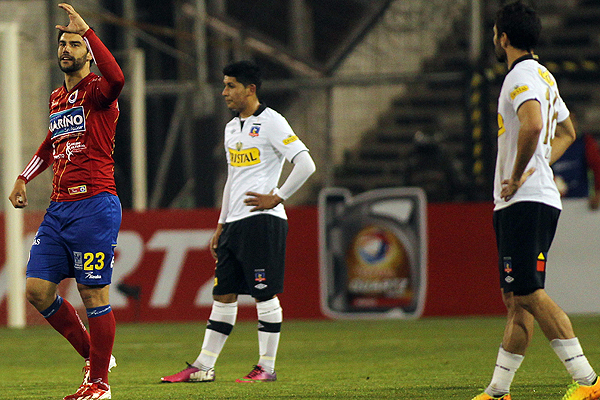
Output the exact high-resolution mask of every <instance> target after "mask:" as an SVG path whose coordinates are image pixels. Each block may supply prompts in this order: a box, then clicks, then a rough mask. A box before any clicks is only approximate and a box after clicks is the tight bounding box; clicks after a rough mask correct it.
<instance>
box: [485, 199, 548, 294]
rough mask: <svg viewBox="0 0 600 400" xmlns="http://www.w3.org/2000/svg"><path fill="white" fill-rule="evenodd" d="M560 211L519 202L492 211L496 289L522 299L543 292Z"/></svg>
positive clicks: (539, 204)
mask: <svg viewBox="0 0 600 400" xmlns="http://www.w3.org/2000/svg"><path fill="white" fill-rule="evenodd" d="M559 215H560V210H559V209H557V208H554V207H551V206H549V205H546V204H543V203H537V202H530V201H523V202H518V203H515V204H513V205H511V206H508V207H506V208H503V209H501V210H498V211H495V212H494V230H495V231H496V244H497V246H498V268H499V269H500V287H501V288H502V289H503V290H504V292H505V293H508V292H513V293H514V294H515V295H517V296H525V295H528V294H531V293H533V292H535V291H536V290H537V289H543V288H544V284H545V282H546V262H547V261H548V250H550V245H551V244H552V239H554V233H555V232H556V225H557V224H558V217H559Z"/></svg>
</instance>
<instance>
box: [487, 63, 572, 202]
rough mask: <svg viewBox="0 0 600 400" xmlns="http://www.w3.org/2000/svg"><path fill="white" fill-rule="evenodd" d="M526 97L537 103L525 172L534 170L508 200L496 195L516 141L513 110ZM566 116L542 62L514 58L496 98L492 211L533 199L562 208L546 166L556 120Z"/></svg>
mask: <svg viewBox="0 0 600 400" xmlns="http://www.w3.org/2000/svg"><path fill="white" fill-rule="evenodd" d="M529 100H535V101H537V102H539V103H540V106H541V112H542V118H543V128H542V131H541V133H540V136H539V141H538V145H537V148H536V149H535V153H534V154H533V156H532V157H531V160H530V161H529V164H528V165H527V168H526V169H525V171H527V170H529V169H530V168H535V172H534V173H533V174H532V175H531V176H530V177H529V179H527V181H525V183H524V184H523V185H522V186H521V187H520V188H519V190H518V191H517V192H516V193H515V195H514V196H513V197H512V199H510V200H509V201H505V200H503V199H502V198H500V192H501V191H502V185H501V182H502V181H503V180H505V179H509V178H510V176H511V175H512V171H513V167H514V164H515V160H516V156H517V141H518V138H519V128H520V126H521V124H520V122H519V118H518V116H517V111H518V109H519V107H520V106H521V105H522V104H523V103H525V102H526V101H529ZM568 116H569V110H568V109H567V106H566V105H565V103H564V101H563V100H562V98H561V97H560V94H559V92H558V86H557V84H556V80H555V79H554V77H553V76H552V74H551V73H550V71H548V70H547V69H546V67H544V66H543V65H542V64H540V63H539V62H537V61H536V60H535V59H533V57H531V56H526V57H524V58H522V59H520V60H517V61H516V62H515V64H513V68H512V69H511V70H510V71H509V72H508V74H507V75H506V77H505V78H504V83H503V84H502V90H501V91H500V97H499V98H498V155H497V157H496V171H495V176H494V204H495V208H494V210H499V209H501V208H505V207H508V206H509V205H511V204H514V203H516V202H520V201H534V202H539V203H544V204H547V205H549V206H552V207H555V208H558V209H562V205H561V201H560V194H559V192H558V190H557V188H556V184H555V183H554V174H553V172H552V169H551V168H550V155H551V152H552V139H554V134H555V132H556V124H557V122H562V121H564V120H565V119H567V118H568Z"/></svg>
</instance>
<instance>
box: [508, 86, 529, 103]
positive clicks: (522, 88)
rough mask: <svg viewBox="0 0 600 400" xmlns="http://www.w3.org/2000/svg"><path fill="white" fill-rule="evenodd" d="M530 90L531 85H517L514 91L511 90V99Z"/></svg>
mask: <svg viewBox="0 0 600 400" xmlns="http://www.w3.org/2000/svg"><path fill="white" fill-rule="evenodd" d="M528 90H529V86H527V85H523V86H515V88H514V89H513V91H512V92H510V99H511V100H514V99H515V97H517V96H518V95H520V94H521V93H525V92H526V91H528Z"/></svg>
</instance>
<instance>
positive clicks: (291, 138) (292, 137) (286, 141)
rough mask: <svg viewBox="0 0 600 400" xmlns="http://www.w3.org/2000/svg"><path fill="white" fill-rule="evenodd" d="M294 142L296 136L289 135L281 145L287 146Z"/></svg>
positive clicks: (296, 138)
mask: <svg viewBox="0 0 600 400" xmlns="http://www.w3.org/2000/svg"><path fill="white" fill-rule="evenodd" d="M296 140H298V136H296V135H290V136H288V137H287V138H285V139H284V140H283V144H285V145H288V144H290V143H292V142H295V141H296Z"/></svg>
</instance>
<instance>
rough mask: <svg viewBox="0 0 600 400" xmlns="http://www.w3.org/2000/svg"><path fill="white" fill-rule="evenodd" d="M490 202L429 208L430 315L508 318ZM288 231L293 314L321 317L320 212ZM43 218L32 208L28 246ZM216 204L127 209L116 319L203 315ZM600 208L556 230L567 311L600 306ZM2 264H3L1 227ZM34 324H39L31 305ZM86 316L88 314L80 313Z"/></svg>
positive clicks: (569, 216)
mask: <svg viewBox="0 0 600 400" xmlns="http://www.w3.org/2000/svg"><path fill="white" fill-rule="evenodd" d="M492 208H493V206H492V204H490V203H476V204H473V203H466V204H429V205H428V206H427V213H428V216H427V221H428V223H427V230H428V285H427V294H426V302H425V309H424V312H423V316H424V317H431V316H467V315H502V314H503V313H504V306H503V304H502V301H501V298H500V294H499V289H498V272H497V267H496V263H497V257H496V249H495V239H494V234H493V229H492V223H491V215H492ZM288 214H289V218H290V229H289V236H288V253H287V265H286V291H285V293H284V294H283V295H281V302H282V305H283V308H284V310H285V311H284V312H285V316H286V318H295V319H323V318H326V317H325V315H324V314H323V313H322V311H321V309H320V299H319V296H320V288H319V261H318V260H319V258H318V246H319V244H318V221H317V218H318V213H317V208H316V207H297V208H290V209H289V210H288ZM42 217H43V214H42V213H41V212H28V211H25V232H26V237H25V238H24V243H25V248H26V249H27V250H28V249H29V246H30V245H31V242H32V239H33V235H34V234H35V231H36V229H37V227H38V226H39V223H40V221H41V219H42ZM217 219H218V210H214V209H201V210H176V211H169V210H162V211H148V212H140V213H138V212H133V211H125V212H124V213H123V224H122V227H121V233H120V235H119V244H118V248H117V255H116V261H115V266H114V274H113V285H112V286H111V304H112V306H113V308H114V310H115V314H116V318H117V319H118V321H119V322H135V321H139V322H155V321H205V320H206V319H207V318H208V315H209V313H210V306H211V303H212V299H211V289H212V285H213V271H214V260H213V259H212V258H211V256H210V253H209V251H208V247H207V245H208V241H209V238H210V236H211V235H212V232H213V229H214V227H215V225H216V222H217ZM0 222H1V223H2V224H4V220H3V216H2V219H0ZM599 237H600V213H599V212H590V211H588V210H587V208H586V204H585V200H576V201H565V202H564V210H563V213H562V215H561V220H560V223H559V228H558V233H557V236H556V239H555V243H554V245H553V249H552V250H551V252H550V254H549V258H548V270H549V277H548V281H547V288H548V291H549V293H550V294H551V295H552V296H553V297H554V298H555V299H556V300H557V302H558V303H559V305H561V306H562V307H563V308H564V309H565V310H566V311H567V312H569V313H598V312H600V293H599V291H598V290H597V282H599V281H600V269H599V268H597V267H598V262H597V261H598V254H599V250H598V248H599V247H598V245H597V244H598V238H599ZM0 243H2V250H1V251H0V265H4V263H5V250H4V248H5V246H4V230H0ZM60 292H61V295H63V296H64V297H66V298H68V299H69V300H70V301H72V303H73V304H74V305H75V306H79V307H81V300H79V296H78V294H77V291H76V289H75V285H74V283H73V282H72V280H67V281H66V282H63V283H62V284H61V285H60ZM6 293H7V284H6V268H5V267H3V268H2V269H0V325H5V324H6ZM27 310H28V313H27V314H28V315H27V320H28V324H37V323H42V322H43V319H42V318H41V317H40V316H39V315H38V313H37V312H35V310H34V309H33V307H31V306H29V305H27ZM80 314H81V315H82V316H85V313H84V312H82V313H80ZM239 317H240V319H254V318H256V311H255V307H254V305H253V301H252V300H251V299H250V298H249V297H248V296H241V301H240V315H239Z"/></svg>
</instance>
